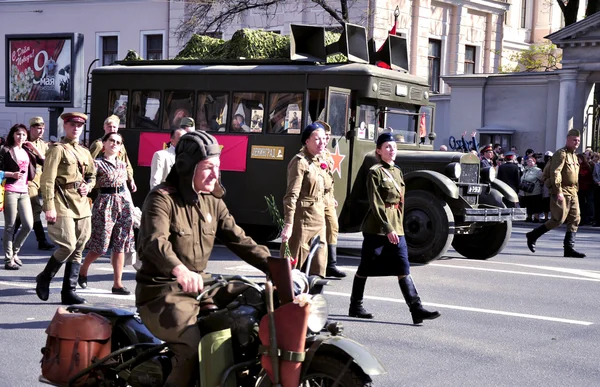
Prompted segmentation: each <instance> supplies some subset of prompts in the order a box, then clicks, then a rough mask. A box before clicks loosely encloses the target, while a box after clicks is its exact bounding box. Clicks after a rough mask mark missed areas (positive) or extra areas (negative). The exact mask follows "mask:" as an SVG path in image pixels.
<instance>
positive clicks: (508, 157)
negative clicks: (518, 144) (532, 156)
mask: <svg viewBox="0 0 600 387" xmlns="http://www.w3.org/2000/svg"><path fill="white" fill-rule="evenodd" d="M513 157H515V152H506V153H505V154H504V159H505V160H512V159H513Z"/></svg>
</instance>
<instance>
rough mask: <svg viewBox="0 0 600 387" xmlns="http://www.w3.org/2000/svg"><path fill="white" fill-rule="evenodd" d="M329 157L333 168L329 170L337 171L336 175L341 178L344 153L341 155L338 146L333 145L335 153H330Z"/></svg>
mask: <svg viewBox="0 0 600 387" xmlns="http://www.w3.org/2000/svg"><path fill="white" fill-rule="evenodd" d="M331 158H332V159H333V168H332V169H331V172H332V173H333V172H335V171H337V173H338V176H339V177H340V179H341V178H342V161H344V159H345V158H346V155H341V154H340V146H339V145H338V146H336V147H335V153H332V154H331Z"/></svg>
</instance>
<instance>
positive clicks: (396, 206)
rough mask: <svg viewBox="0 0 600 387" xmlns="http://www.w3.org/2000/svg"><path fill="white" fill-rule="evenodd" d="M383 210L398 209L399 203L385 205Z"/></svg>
mask: <svg viewBox="0 0 600 387" xmlns="http://www.w3.org/2000/svg"><path fill="white" fill-rule="evenodd" d="M385 208H395V209H399V208H400V203H385Z"/></svg>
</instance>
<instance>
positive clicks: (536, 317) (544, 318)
mask: <svg viewBox="0 0 600 387" xmlns="http://www.w3.org/2000/svg"><path fill="white" fill-rule="evenodd" d="M325 294H326V295H331V296H343V297H348V298H349V297H350V293H340V292H329V291H326V292H325ZM364 298H367V299H370V300H379V301H388V302H396V303H402V304H403V303H404V300H403V299H402V300H399V299H397V298H389V297H377V296H364ZM423 305H427V306H433V307H435V308H446V309H455V310H465V311H468V312H478V313H487V314H497V315H501V316H510V317H520V318H528V319H533V320H542V321H551V322H559V323H565V324H575V325H585V326H588V325H592V324H594V323H593V322H590V321H580V320H569V319H564V318H558V317H549V316H540V315H534V314H525V313H514V312H505V311H502V310H493V309H481V308H471V307H468V306H458V305H446V304H436V303H433V302H424V303H423Z"/></svg>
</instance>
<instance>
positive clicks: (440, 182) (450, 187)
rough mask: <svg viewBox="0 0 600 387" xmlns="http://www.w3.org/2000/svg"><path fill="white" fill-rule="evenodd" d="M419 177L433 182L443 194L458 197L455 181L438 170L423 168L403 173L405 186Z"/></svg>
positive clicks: (453, 197)
mask: <svg viewBox="0 0 600 387" xmlns="http://www.w3.org/2000/svg"><path fill="white" fill-rule="evenodd" d="M419 179H425V180H427V181H430V182H432V183H434V184H435V185H436V187H438V188H439V189H440V190H441V191H442V193H443V194H444V195H445V196H449V197H451V198H452V199H458V187H457V186H456V183H455V182H453V181H452V180H450V178H448V177H447V176H444V175H442V174H441V173H439V172H435V171H425V170H423V171H414V172H409V173H407V174H406V175H404V183H406V185H407V186H408V185H409V184H410V183H413V182H415V181H416V180H419Z"/></svg>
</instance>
